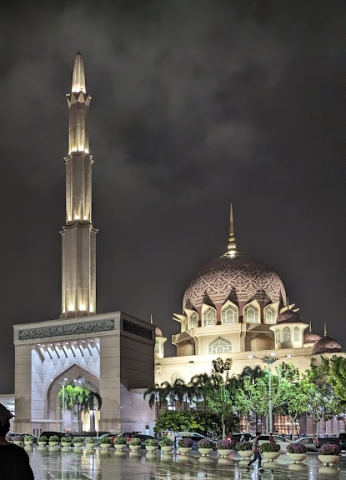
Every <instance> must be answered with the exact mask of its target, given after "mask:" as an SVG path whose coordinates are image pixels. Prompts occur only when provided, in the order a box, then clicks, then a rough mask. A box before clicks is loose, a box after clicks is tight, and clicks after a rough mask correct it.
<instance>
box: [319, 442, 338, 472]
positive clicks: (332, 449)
mask: <svg viewBox="0 0 346 480" xmlns="http://www.w3.org/2000/svg"><path fill="white" fill-rule="evenodd" d="M340 453H341V449H340V446H339V445H335V444H333V443H326V444H325V445H322V447H321V448H320V451H319V453H318V459H319V461H320V462H322V463H323V465H330V466H331V467H332V466H334V465H335V464H336V463H337V462H338V461H339V455H340Z"/></svg>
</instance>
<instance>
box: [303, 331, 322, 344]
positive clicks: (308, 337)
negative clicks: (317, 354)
mask: <svg viewBox="0 0 346 480" xmlns="http://www.w3.org/2000/svg"><path fill="white" fill-rule="evenodd" d="M319 340H321V336H320V335H318V334H317V333H306V334H305V335H304V343H315V342H318V341H319Z"/></svg>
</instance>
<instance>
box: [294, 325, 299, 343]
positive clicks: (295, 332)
mask: <svg viewBox="0 0 346 480" xmlns="http://www.w3.org/2000/svg"><path fill="white" fill-rule="evenodd" d="M293 340H294V341H295V342H300V330H299V327H294V330H293Z"/></svg>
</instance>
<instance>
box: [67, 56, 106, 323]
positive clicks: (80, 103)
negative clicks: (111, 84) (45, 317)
mask: <svg viewBox="0 0 346 480" xmlns="http://www.w3.org/2000/svg"><path fill="white" fill-rule="evenodd" d="M66 98H67V105H68V108H69V154H68V156H67V157H65V163H66V225H65V226H64V227H63V230H62V231H61V235H62V315H61V316H62V317H69V316H76V315H77V316H79V315H89V314H91V313H95V312H96V233H97V231H98V230H97V229H95V228H94V227H93V226H92V164H93V158H92V155H90V153H89V131H88V110H89V105H90V100H91V97H90V95H89V94H87V93H86V86H85V75H84V62H83V57H82V55H81V54H80V53H78V54H77V55H76V57H75V60H74V64H73V73H72V86H71V93H69V94H67V95H66Z"/></svg>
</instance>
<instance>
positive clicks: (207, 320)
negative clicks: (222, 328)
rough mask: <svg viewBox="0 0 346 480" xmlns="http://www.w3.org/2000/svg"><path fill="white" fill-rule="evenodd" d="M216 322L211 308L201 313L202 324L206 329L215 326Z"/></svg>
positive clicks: (214, 313)
mask: <svg viewBox="0 0 346 480" xmlns="http://www.w3.org/2000/svg"><path fill="white" fill-rule="evenodd" d="M215 320H216V312H215V310H214V309H213V308H208V309H207V310H206V311H205V312H204V313H203V323H204V326H205V327H207V326H208V325H215Z"/></svg>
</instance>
